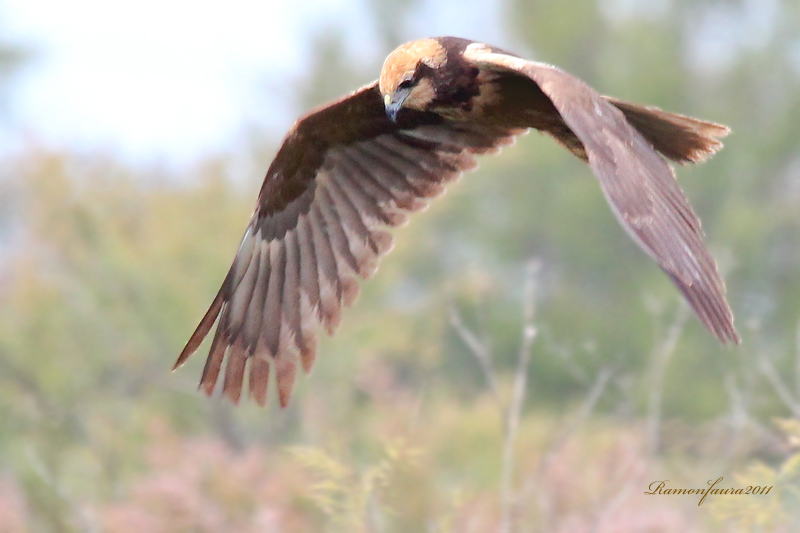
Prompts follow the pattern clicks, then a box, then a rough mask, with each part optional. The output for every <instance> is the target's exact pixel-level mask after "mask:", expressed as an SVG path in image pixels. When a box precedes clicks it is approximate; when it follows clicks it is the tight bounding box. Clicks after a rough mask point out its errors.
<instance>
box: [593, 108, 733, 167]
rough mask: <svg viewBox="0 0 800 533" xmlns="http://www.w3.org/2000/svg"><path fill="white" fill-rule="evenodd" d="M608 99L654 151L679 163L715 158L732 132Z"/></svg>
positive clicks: (673, 114)
mask: <svg viewBox="0 0 800 533" xmlns="http://www.w3.org/2000/svg"><path fill="white" fill-rule="evenodd" d="M605 98H606V100H608V101H609V102H610V103H611V104H613V105H614V106H615V107H617V108H618V109H619V110H620V111H622V113H623V114H624V115H625V118H626V119H628V122H629V123H630V124H631V125H632V126H633V127H634V128H636V129H637V130H638V131H639V133H641V134H642V135H643V136H644V138H645V139H647V140H648V141H649V142H650V144H652V145H653V148H655V149H656V150H657V151H658V152H660V153H661V154H662V155H663V156H664V157H666V158H667V159H671V160H672V161H675V162H677V163H697V162H700V161H703V160H705V159H706V158H708V157H710V156H712V155H714V153H716V151H717V150H719V149H720V148H722V143H721V142H720V141H719V138H721V137H725V136H726V135H728V133H730V130H729V129H728V128H727V127H726V126H723V125H721V124H715V123H713V122H707V121H705V120H699V119H696V118H692V117H687V116H685V115H678V114H676V113H668V112H666V111H662V110H661V109H658V108H657V107H650V106H643V105H639V104H633V103H631V102H625V101H622V100H617V99H615V98H610V97H607V96H606V97H605Z"/></svg>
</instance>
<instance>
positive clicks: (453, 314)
mask: <svg viewBox="0 0 800 533" xmlns="http://www.w3.org/2000/svg"><path fill="white" fill-rule="evenodd" d="M450 324H452V326H453V328H454V329H455V330H456V333H458V336H459V337H461V340H462V341H464V344H466V345H467V348H469V351H470V352H472V355H474V356H475V359H477V360H478V364H479V365H480V366H481V371H482V372H483V376H484V378H485V379H486V384H487V385H488V386H489V391H490V392H491V393H492V396H493V397H494V399H495V401H496V402H497V405H498V406H500V408H501V409H503V407H502V406H503V401H502V399H501V398H500V390H499V388H498V386H497V378H496V377H495V374H494V370H493V369H492V354H491V352H490V351H489V348H488V347H487V346H486V344H485V343H483V342H481V341H480V340H479V339H478V336H477V335H475V333H473V332H472V330H470V329H469V328H468V327H467V326H466V325H465V324H464V321H463V320H461V315H460V314H459V313H458V311H457V310H456V308H455V306H451V307H450Z"/></svg>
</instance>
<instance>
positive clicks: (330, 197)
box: [175, 37, 739, 407]
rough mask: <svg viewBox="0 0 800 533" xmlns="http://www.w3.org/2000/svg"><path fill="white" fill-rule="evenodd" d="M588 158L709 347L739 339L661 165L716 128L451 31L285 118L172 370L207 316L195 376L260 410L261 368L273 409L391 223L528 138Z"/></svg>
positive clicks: (692, 224) (681, 200)
mask: <svg viewBox="0 0 800 533" xmlns="http://www.w3.org/2000/svg"><path fill="white" fill-rule="evenodd" d="M531 128H533V129H536V130H539V131H540V132H542V133H545V134H547V135H550V136H551V137H554V138H555V139H556V141H558V142H559V143H560V144H562V145H563V146H564V147H565V148H566V149H567V150H569V151H570V152H572V153H573V154H574V155H575V156H577V157H579V158H580V159H582V160H583V161H585V162H586V163H588V164H589V167H590V168H591V169H592V171H593V172H594V174H595V176H596V177H597V179H598V181H599V182H600V189H601V190H602V191H603V194H604V195H605V197H606V200H607V201H608V203H609V205H610V206H611V210H612V211H613V212H614V215H616V217H617V219H618V220H619V223H620V224H621V225H622V227H623V228H624V229H625V231H627V232H628V234H629V235H630V237H631V238H632V239H633V240H634V241H635V242H636V244H638V245H639V247H640V248H642V249H643V250H644V251H645V252H646V253H647V254H648V255H649V256H650V257H652V258H653V260H655V262H656V263H658V265H659V266H660V267H661V269H662V270H663V271H664V272H665V273H666V274H667V275H668V276H669V278H670V279H671V280H672V282H673V283H674V284H675V286H676V287H677V288H678V290H679V291H680V292H681V294H683V296H684V298H685V299H686V301H687V302H688V303H689V305H690V306H691V307H692V309H693V310H694V312H695V313H696V314H697V317H698V318H699V319H700V321H701V322H702V323H703V324H704V325H705V327H706V328H708V330H709V331H710V332H711V333H712V334H713V335H715V336H716V337H717V338H718V339H719V340H720V341H721V342H723V343H727V342H733V343H738V342H739V336H738V334H737V332H736V329H735V328H734V325H733V315H732V313H731V310H730V307H729V306H728V303H727V301H726V299H725V286H724V284H723V281H722V278H721V277H720V275H719V272H718V270H717V266H716V263H715V262H714V259H713V258H712V257H711V254H710V253H709V251H708V249H707V248H706V246H705V244H704V243H703V233H702V230H701V228H700V220H699V218H698V217H697V215H696V214H695V213H694V211H693V210H692V208H691V206H690V205H689V202H688V200H687V199H686V196H685V195H684V194H683V192H682V191H681V189H680V187H679V186H678V183H677V182H676V180H675V176H674V173H673V170H672V167H671V166H670V165H669V164H668V163H667V160H670V161H674V162H677V163H686V162H692V163H694V162H699V161H702V160H703V159H705V158H707V157H708V156H710V155H712V154H713V153H715V152H716V151H717V150H719V149H720V148H721V147H722V144H721V143H720V141H719V140H718V139H719V138H720V137H724V136H725V135H727V134H728V132H729V130H728V128H727V127H725V126H722V125H719V124H714V123H712V122H706V121H703V120H698V119H695V118H691V117H687V116H683V115H678V114H673V113H668V112H665V111H662V110H660V109H658V108H655V107H649V106H642V105H638V104H634V103H630V102H624V101H621V100H617V99H615V98H611V97H608V96H603V95H601V94H599V93H598V92H596V91H595V90H594V89H592V88H591V87H589V86H588V85H586V84H585V83H584V82H583V81H581V80H579V79H578V78H576V77H574V76H572V75H570V74H568V73H566V72H564V71H563V70H561V69H559V68H557V67H554V66H552V65H548V64H545V63H539V62H536V61H529V60H527V59H522V58H520V57H519V56H516V55H514V54H511V53H509V52H506V51H503V50H501V49H499V48H495V47H492V46H488V45H485V44H482V43H478V42H473V41H469V40H466V39H460V38H455V37H441V38H435V39H421V40H417V41H413V42H410V43H407V44H404V45H402V46H400V47H399V48H397V49H396V50H394V51H393V52H392V53H391V54H390V55H389V57H388V58H387V59H386V62H385V63H384V65H383V69H382V71H381V74H380V78H379V79H378V80H376V81H375V82H373V83H370V84H368V85H366V86H364V87H362V88H361V89H358V90H357V91H355V92H353V93H352V94H349V95H347V96H345V97H343V98H341V99H339V100H337V101H334V102H332V103H329V104H327V105H324V106H322V107H319V108H317V109H315V110H313V111H311V112H310V113H308V114H307V115H305V116H304V117H302V118H300V119H299V120H298V121H297V122H296V123H295V124H294V126H293V127H292V128H291V130H290V131H289V133H288V134H287V135H286V138H285V139H284V141H283V144H282V146H281V147H280V149H279V150H278V152H277V154H276V156H275V159H274V160H273V162H272V164H271V165H270V167H269V170H268V171H267V175H266V177H265V179H264V182H263V185H262V187H261V191H260V193H259V196H258V203H257V206H256V209H255V212H254V213H253V217H252V219H251V220H250V223H249V224H248V226H247V230H246V231H245V234H244V237H243V239H242V242H241V245H240V246H239V250H238V252H237V253H236V257H235V258H234V260H233V265H232V266H231V268H230V270H229V271H228V274H227V276H226V277H225V280H224V281H223V283H222V287H221V288H220V290H219V292H218V293H217V295H216V297H215V298H214V301H213V302H212V303H211V306H210V307H209V309H208V311H207V312H206V314H205V316H204V317H203V319H202V320H201V321H200V324H199V325H198V326H197V329H196V330H195V331H194V333H193V334H192V336H191V338H190V339H189V341H188V343H187V344H186V347H185V348H184V349H183V351H182V352H181V354H180V356H179V357H178V360H177V362H176V363H175V368H177V367H179V366H180V365H182V364H183V363H184V362H185V361H186V359H187V358H188V357H189V356H190V355H192V354H193V353H194V352H195V351H196V350H197V348H198V347H199V346H200V344H201V343H202V341H203V339H204V338H205V337H206V336H207V335H208V334H209V332H210V331H211V329H212V327H213V326H214V324H215V322H217V321H218V324H217V329H216V332H215V333H214V337H213V341H212V343H211V348H210V351H209V355H208V360H207V361H206V365H205V368H204V370H203V374H202V378H201V380H200V387H201V388H202V389H203V390H204V391H205V392H206V393H207V394H208V395H211V394H212V393H213V391H214V389H215V386H216V383H217V381H218V378H219V375H220V373H221V369H222V365H223V361H224V360H225V359H227V363H226V365H225V371H224V382H223V385H222V392H223V394H224V395H226V396H227V397H228V398H229V399H230V400H231V401H233V402H234V403H236V402H238V401H239V399H240V396H241V394H242V389H243V387H244V382H245V370H246V368H247V367H248V366H249V373H248V382H249V392H250V395H251V397H253V398H254V399H255V400H256V401H257V402H258V403H259V404H261V405H264V404H265V403H266V401H267V389H268V383H269V381H270V374H274V375H275V382H276V385H277V389H278V398H279V401H280V405H281V406H282V407H283V406H285V405H286V404H287V403H288V401H289V396H290V394H291V391H292V387H293V384H294V380H295V376H296V374H297V369H298V366H299V365H301V366H302V368H303V369H304V370H305V371H306V372H308V371H309V369H310V368H311V366H312V364H313V362H314V359H315V357H316V351H317V345H316V335H317V331H318V330H319V329H320V328H324V329H325V330H327V332H328V333H329V334H333V332H334V330H335V329H336V328H337V326H338V324H339V321H340V318H341V313H342V308H343V307H346V306H349V305H350V304H351V303H352V302H353V300H354V298H355V297H356V294H357V293H358V280H359V278H362V279H366V278H369V277H370V276H372V275H373V274H374V273H375V270H376V268H377V266H378V261H379V259H380V257H381V256H383V255H384V254H386V253H387V252H388V251H389V250H390V248H391V246H392V237H391V235H390V234H389V233H388V232H387V231H386V228H387V227H390V226H399V225H401V224H403V223H404V222H405V221H406V219H407V216H408V214H409V213H413V212H415V211H419V210H420V209H422V208H423V207H425V205H426V204H427V202H428V200H429V199H430V198H433V197H435V196H438V195H440V194H441V193H442V192H443V191H444V188H445V186H446V184H447V183H449V182H451V181H453V180H455V179H456V178H458V177H459V176H460V174H461V173H462V172H464V171H466V170H470V169H472V168H474V167H475V165H476V164H475V159H474V156H475V155H479V154H486V153H492V152H496V151H497V150H498V149H499V148H500V147H502V146H506V145H509V144H511V143H512V142H513V141H514V137H515V136H517V135H519V134H522V133H524V132H526V131H527V130H529V129H531Z"/></svg>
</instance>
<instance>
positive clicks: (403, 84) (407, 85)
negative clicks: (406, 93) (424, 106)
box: [397, 79, 414, 89]
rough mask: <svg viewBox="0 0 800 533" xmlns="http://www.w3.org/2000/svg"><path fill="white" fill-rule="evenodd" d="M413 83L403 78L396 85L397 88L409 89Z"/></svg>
mask: <svg viewBox="0 0 800 533" xmlns="http://www.w3.org/2000/svg"><path fill="white" fill-rule="evenodd" d="M412 85H414V82H413V81H411V80H410V79H405V80H403V81H401V82H400V85H398V86H397V88H398V89H410V88H411V86H412Z"/></svg>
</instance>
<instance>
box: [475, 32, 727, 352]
mask: <svg viewBox="0 0 800 533" xmlns="http://www.w3.org/2000/svg"><path fill="white" fill-rule="evenodd" d="M464 58H465V59H466V60H468V61H471V62H473V63H474V64H476V65H478V66H480V67H482V68H484V69H490V70H492V69H493V70H496V71H499V72H505V73H512V74H515V75H520V76H525V77H527V78H529V79H531V80H533V81H534V82H535V83H536V85H537V86H538V88H539V89H540V90H541V91H542V92H543V93H544V95H546V96H547V98H549V99H550V101H551V102H552V104H553V105H554V106H555V110H556V111H557V112H558V114H560V116H561V119H562V120H563V125H562V126H561V128H562V129H564V130H566V131H559V130H558V128H557V127H556V128H554V131H551V133H553V134H554V135H555V136H556V137H557V138H559V140H561V141H562V142H563V143H564V144H565V145H566V146H567V147H568V148H570V149H571V150H572V151H573V152H575V153H576V154H577V155H579V156H580V157H582V158H584V159H585V160H587V162H588V163H589V165H590V166H591V168H592V170H593V171H594V174H595V175H596V176H597V179H598V180H599V181H600V186H601V188H602V190H603V193H604V194H605V197H606V199H607V200H608V203H609V204H610V205H611V209H612V210H613V211H614V214H615V215H616V217H617V219H618V220H619V222H620V223H621V224H622V227H623V228H625V230H626V231H627V232H628V234H629V235H630V236H631V237H632V238H633V240H634V241H635V242H636V243H637V244H638V245H639V246H640V247H641V248H642V249H643V250H644V251H645V252H647V253H648V254H649V255H650V256H651V257H652V258H653V259H655V260H656V262H657V263H658V264H659V266H660V267H661V268H662V269H663V270H664V272H666V273H667V275H668V276H669V277H670V278H671V279H672V281H673V282H674V284H675V285H676V286H677V287H678V289H679V290H680V291H681V293H682V294H683V295H684V297H685V298H686V300H687V301H688V302H689V304H690V305H691V307H692V308H693V309H694V311H695V312H696V313H697V315H698V317H699V318H700V320H701V321H702V322H703V324H704V325H705V326H706V327H707V328H708V329H709V330H710V331H711V332H712V333H713V334H714V335H716V336H717V337H718V338H719V339H720V340H721V341H722V342H729V341H732V342H735V343H738V342H739V336H738V334H737V333H736V329H735V328H734V325H733V314H732V313H731V310H730V307H729V306H728V303H727V301H726V299H725V286H724V283H723V281H722V278H721V277H720V275H719V272H718V271H717V265H716V263H715V262H714V259H713V258H712V257H711V254H710V253H709V251H708V249H707V248H706V246H705V244H704V243H703V233H702V230H701V228H700V219H699V218H698V217H697V215H696V214H695V213H694V211H693V210H692V208H691V206H690V205H689V202H688V200H687V199H686V196H685V195H684V194H683V192H682V191H681V189H680V186H679V185H678V183H677V181H676V180H675V176H674V173H673V171H672V168H671V167H670V166H669V164H667V162H666V161H665V160H664V159H663V158H662V157H661V156H659V154H658V153H656V150H655V149H654V147H655V148H656V149H658V151H659V152H661V153H662V154H664V155H665V156H667V157H670V158H671V159H675V160H678V161H694V160H699V159H702V157H703V156H704V155H708V154H710V153H713V152H714V151H715V150H716V149H717V148H718V147H719V146H720V144H719V142H718V141H716V139H714V137H715V136H723V135H725V134H726V133H727V128H725V127H724V126H719V125H716V124H712V123H707V122H702V121H697V120H694V119H690V118H689V117H682V116H680V115H672V114H669V113H665V112H662V111H660V110H656V109H648V108H644V107H640V106H635V105H633V104H627V103H625V102H619V101H617V100H613V99H609V98H607V97H604V96H602V95H600V94H598V93H597V92H596V91H595V90H594V89H592V88H591V87H589V86H588V85H586V84H585V83H584V82H582V81H581V80H579V79H578V78H575V77H574V76H571V75H570V74H567V73H566V72H564V71H562V70H560V69H558V68H556V67H553V66H551V65H547V64H544V63H537V62H534V61H527V60H524V59H521V58H519V57H516V56H512V55H508V54H503V53H499V52H497V51H494V50H493V49H491V48H489V47H486V46H485V45H481V44H478V43H476V44H473V45H470V46H468V47H467V49H466V50H465V52H464ZM626 117H628V118H626ZM632 123H633V125H632ZM564 126H565V127H566V128H564ZM634 126H636V127H634ZM637 128H638V130H639V131H637ZM573 135H574V136H573ZM704 140H705V142H704Z"/></svg>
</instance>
